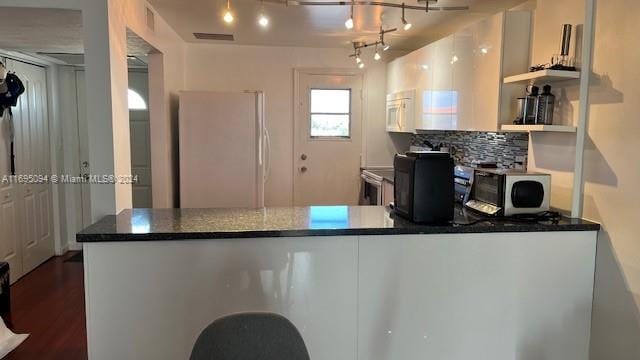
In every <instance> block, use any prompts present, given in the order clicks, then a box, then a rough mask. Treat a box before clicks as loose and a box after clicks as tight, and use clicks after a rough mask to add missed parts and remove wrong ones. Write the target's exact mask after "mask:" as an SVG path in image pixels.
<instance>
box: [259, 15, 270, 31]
mask: <svg viewBox="0 0 640 360" xmlns="http://www.w3.org/2000/svg"><path fill="white" fill-rule="evenodd" d="M258 25H260V26H262V27H263V28H266V27H267V26H269V18H268V17H267V15H265V14H264V13H262V14H260V16H258Z"/></svg>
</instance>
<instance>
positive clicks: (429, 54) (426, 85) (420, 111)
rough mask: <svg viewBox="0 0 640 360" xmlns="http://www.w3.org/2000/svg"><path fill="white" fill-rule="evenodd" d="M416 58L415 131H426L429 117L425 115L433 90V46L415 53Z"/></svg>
mask: <svg viewBox="0 0 640 360" xmlns="http://www.w3.org/2000/svg"><path fill="white" fill-rule="evenodd" d="M415 53H416V54H417V56H416V72H415V75H416V79H417V82H418V85H417V86H416V110H415V116H416V129H428V128H429V126H430V123H429V121H430V115H429V114H428V113H427V109H428V106H430V104H431V89H433V81H434V80H433V69H434V64H433V62H434V54H435V47H434V46H425V47H423V48H421V49H418V50H416V51H415Z"/></svg>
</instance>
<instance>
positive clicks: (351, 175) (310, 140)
mask: <svg viewBox="0 0 640 360" xmlns="http://www.w3.org/2000/svg"><path fill="white" fill-rule="evenodd" d="M295 78H296V90H295V102H294V104H295V105H296V109H295V119H294V159H293V167H294V169H293V172H294V173H293V188H294V191H293V194H294V196H293V198H294V205H296V206H309V205H357V204H358V199H359V193H360V163H361V154H362V87H363V78H362V74H360V73H357V72H350V71H335V72H332V71H325V70H322V71H311V70H309V71H308V70H297V71H296V74H295Z"/></svg>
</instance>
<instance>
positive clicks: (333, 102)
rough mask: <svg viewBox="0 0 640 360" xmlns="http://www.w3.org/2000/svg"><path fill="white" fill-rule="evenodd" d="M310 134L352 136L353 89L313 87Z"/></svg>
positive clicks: (313, 135)
mask: <svg viewBox="0 0 640 360" xmlns="http://www.w3.org/2000/svg"><path fill="white" fill-rule="evenodd" d="M310 135H311V137H312V138H313V137H340V138H348V137H350V136H351V89H346V90H345V89H333V90H330V89H311V119H310Z"/></svg>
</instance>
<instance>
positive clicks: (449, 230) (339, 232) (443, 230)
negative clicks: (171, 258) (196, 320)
mask: <svg viewBox="0 0 640 360" xmlns="http://www.w3.org/2000/svg"><path fill="white" fill-rule="evenodd" d="M599 230H600V224H597V223H588V224H563V225H558V224H526V225H522V226H518V225H512V226H499V227H496V226H478V225H474V226H454V227H452V226H438V225H434V226H428V227H427V226H425V227H420V228H358V229H300V230H295V229H292V230H250V231H219V232H215V231H213V232H164V233H163V232H158V233H144V234H135V233H130V234H118V233H106V232H105V233H101V234H95V233H93V234H87V233H82V232H80V233H78V234H76V241H77V242H78V243H96V242H127V241H173V240H215V239H234V238H274V237H312V236H313V237H315V236H359V235H364V236H366V235H437V234H482V233H521V232H566V231H599Z"/></svg>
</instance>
